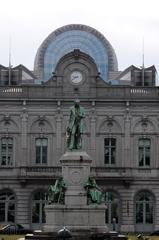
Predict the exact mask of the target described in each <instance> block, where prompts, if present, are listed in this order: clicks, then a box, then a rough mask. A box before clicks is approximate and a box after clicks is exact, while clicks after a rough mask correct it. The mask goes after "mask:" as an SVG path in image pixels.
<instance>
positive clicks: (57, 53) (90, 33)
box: [34, 24, 118, 81]
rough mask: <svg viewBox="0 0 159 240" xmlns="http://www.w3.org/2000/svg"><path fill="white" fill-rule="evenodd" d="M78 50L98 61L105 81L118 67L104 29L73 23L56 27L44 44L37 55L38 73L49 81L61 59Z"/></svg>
mask: <svg viewBox="0 0 159 240" xmlns="http://www.w3.org/2000/svg"><path fill="white" fill-rule="evenodd" d="M74 49H79V50H80V51H81V52H84V53H86V54H88V55H89V56H90V57H91V58H92V59H93V60H94V62H95V63H96V66H97V68H98V72H100V76H101V78H102V79H103V80H104V81H107V80H108V72H109V71H117V70H118V64H117V58H116V55H115V51H114V50H113V48H112V46H111V44H110V43H109V42H108V40H107V39H106V38H105V37H104V36H103V35H102V34H101V33H100V32H98V31H97V30H95V29H93V28H91V27H88V26H85V25H80V24H71V25H67V26H64V27H61V28H59V29H57V30H55V31H54V32H52V33H51V34H50V35H49V36H48V37H47V38H46V39H45V40H44V42H43V43H42V44H41V46H40V47H39V49H38V51H37V54H36V58H35V64H34V72H35V74H36V75H37V76H38V78H39V79H41V80H43V81H47V80H49V79H50V77H51V76H52V72H54V71H55V68H56V66H57V63H58V62H59V60H60V59H61V58H62V57H63V56H64V55H66V54H68V53H69V52H72V51H73V50H74Z"/></svg>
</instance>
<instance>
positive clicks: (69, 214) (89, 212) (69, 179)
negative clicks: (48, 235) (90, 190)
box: [44, 151, 108, 235]
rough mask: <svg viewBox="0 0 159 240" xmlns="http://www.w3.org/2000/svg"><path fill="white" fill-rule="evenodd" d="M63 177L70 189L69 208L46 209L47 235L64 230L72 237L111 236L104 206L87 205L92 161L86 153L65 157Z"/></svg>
mask: <svg viewBox="0 0 159 240" xmlns="http://www.w3.org/2000/svg"><path fill="white" fill-rule="evenodd" d="M60 162H61V164H62V177H63V178H64V181H65V182H66V185H67V190H66V192H65V204H64V205H62V204H51V205H47V206H45V212H46V224H45V225H44V231H47V232H57V231H58V230H60V229H61V228H63V227H64V226H65V227H66V228H68V229H69V230H70V231H71V233H73V234H75V235H76V234H78V233H79V232H81V233H82V232H96V231H98V232H100V231H102V232H103V231H104V232H107V231H108V230H107V227H106V225H105V209H106V206H105V205H104V204H101V205H98V204H91V205H88V204H87V193H86V191H85V189H84V185H85V183H86V182H87V180H88V177H89V176H90V166H91V163H92V159H91V158H90V156H89V155H88V154H87V153H86V152H84V151H67V152H66V153H65V154H63V155H62V157H61V159H60Z"/></svg>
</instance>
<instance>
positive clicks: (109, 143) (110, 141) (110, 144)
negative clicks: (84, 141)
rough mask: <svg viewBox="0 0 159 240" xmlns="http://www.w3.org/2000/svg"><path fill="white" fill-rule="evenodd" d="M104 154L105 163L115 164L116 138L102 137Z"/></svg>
mask: <svg viewBox="0 0 159 240" xmlns="http://www.w3.org/2000/svg"><path fill="white" fill-rule="evenodd" d="M104 155H105V164H109V165H111V164H115V158H116V139H115V138H105V139H104Z"/></svg>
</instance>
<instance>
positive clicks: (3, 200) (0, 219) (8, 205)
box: [0, 191, 15, 223]
mask: <svg viewBox="0 0 159 240" xmlns="http://www.w3.org/2000/svg"><path fill="white" fill-rule="evenodd" d="M9 222H12V223H14V222H15V196H14V194H13V193H12V192H10V191H5V192H1V193H0V223H9Z"/></svg>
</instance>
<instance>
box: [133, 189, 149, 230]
mask: <svg viewBox="0 0 159 240" xmlns="http://www.w3.org/2000/svg"><path fill="white" fill-rule="evenodd" d="M135 207H136V209H135V212H136V216H135V224H136V231H144V232H151V231H153V223H154V197H153V195H152V194H151V193H150V192H148V191H142V192H140V193H138V195H137V196H136V199H135Z"/></svg>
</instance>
